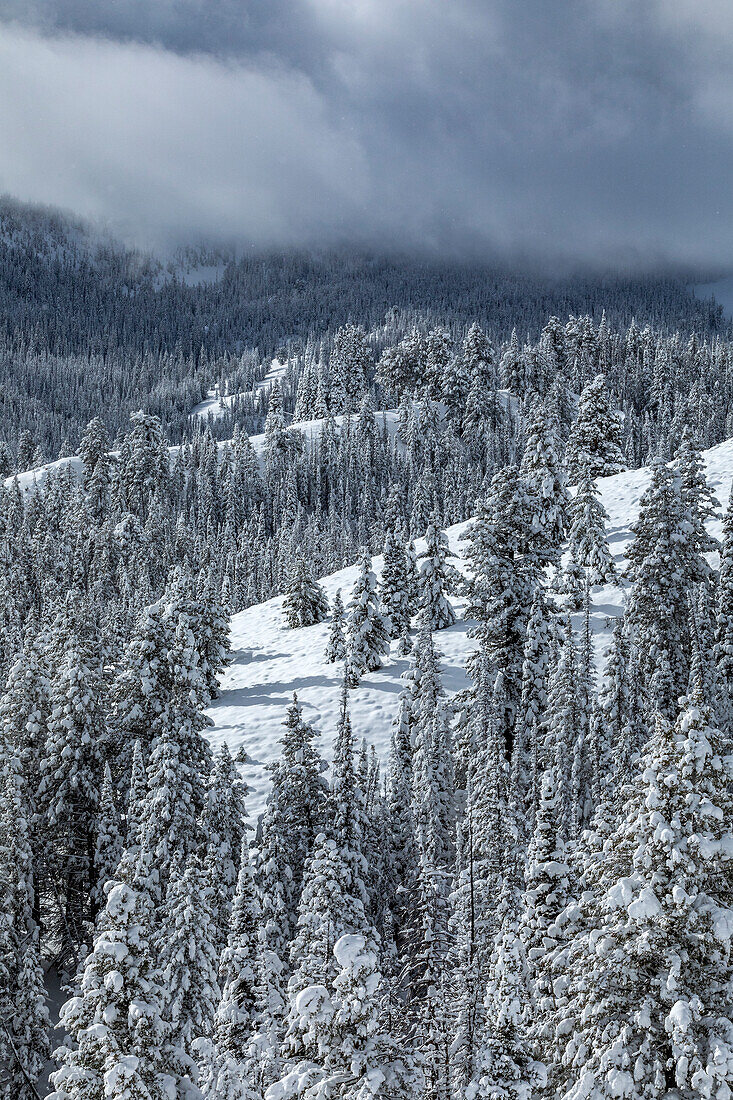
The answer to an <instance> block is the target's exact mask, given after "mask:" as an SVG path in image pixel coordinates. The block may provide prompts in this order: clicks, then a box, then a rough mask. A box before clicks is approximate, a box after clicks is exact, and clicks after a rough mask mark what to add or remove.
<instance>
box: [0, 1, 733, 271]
mask: <svg viewBox="0 0 733 1100" xmlns="http://www.w3.org/2000/svg"><path fill="white" fill-rule="evenodd" d="M0 15H1V16H3V17H4V18H5V19H6V20H8V19H11V18H12V20H14V22H12V23H11V22H6V23H5V24H4V25H0V148H2V150H3V154H2V157H0V189H4V190H6V191H10V192H12V193H15V194H17V195H19V196H20V197H22V198H27V199H31V200H38V201H44V202H51V203H56V204H59V205H63V206H66V207H69V208H71V209H74V210H76V211H79V212H80V213H82V214H85V215H88V216H89V215H90V216H96V217H99V218H101V219H104V220H106V221H109V222H111V223H112V224H113V225H114V226H116V227H117V228H118V229H121V230H123V231H124V232H127V233H128V234H129V235H132V236H135V237H136V238H137V239H139V240H142V241H148V240H150V241H152V240H155V241H156V243H157V242H158V241H160V240H165V239H168V240H180V239H186V238H191V237H214V238H216V239H218V240H228V239H241V240H247V241H252V242H254V243H255V244H258V245H264V244H275V245H282V244H335V243H341V242H344V241H352V242H356V243H373V244H377V245H385V244H394V245H398V246H401V247H417V248H427V249H437V250H441V251H453V252H456V251H459V252H475V253H478V254H497V255H501V256H504V255H507V256H511V257H519V258H526V259H529V260H534V259H542V258H550V259H556V260H557V259H561V260H569V261H573V260H578V261H582V262H590V263H593V262H597V263H599V264H606V263H624V264H629V265H632V266H639V265H640V266H647V267H653V266H655V265H656V264H659V263H664V262H679V263H690V264H699V265H717V264H720V265H723V266H725V265H727V264H729V262H730V259H731V256H733V218H732V217H731V210H730V183H729V180H730V175H731V169H732V168H733V108H732V107H731V103H732V102H733V96H732V95H731V92H733V50H732V49H731V47H732V46H733V13H731V12H730V11H729V9H728V6H727V4H724V3H723V2H722V0H696V2H694V0H649V2H648V3H646V4H640V3H638V2H636V0H634V2H633V3H632V2H631V0H564V2H562V3H560V2H558V0H349V3H344V2H343V0H250V2H249V3H244V2H241V0H240V2H235V0H207V2H206V3H203V2H201V3H198V2H194V0H175V3H174V2H173V0H160V2H156V3H154V4H151V3H150V2H149V0H116V2H115V4H107V5H101V4H99V3H98V2H94V3H92V2H91V0H45V2H42V0H37V3H36V4H35V5H29V4H25V3H20V0H0Z"/></svg>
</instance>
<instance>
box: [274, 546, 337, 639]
mask: <svg viewBox="0 0 733 1100" xmlns="http://www.w3.org/2000/svg"><path fill="white" fill-rule="evenodd" d="M327 614H328V600H327V599H326V595H325V593H324V591H323V589H322V588H321V586H320V584H318V582H317V581H314V580H313V578H312V577H311V575H310V570H309V568H308V565H307V563H306V560H305V557H304V556H303V555H302V554H296V556H295V558H294V560H293V562H292V565H291V567H290V576H289V578H288V587H287V592H286V594H285V599H284V600H283V617H284V620H285V625H286V626H288V627H291V628H295V627H300V626H312V625H313V623H320V622H322V621H323V620H324V619H325V618H326V615H327Z"/></svg>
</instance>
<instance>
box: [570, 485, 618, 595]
mask: <svg viewBox="0 0 733 1100" xmlns="http://www.w3.org/2000/svg"><path fill="white" fill-rule="evenodd" d="M570 512H571V516H572V524H571V527H570V535H569V538H570V546H571V548H572V550H573V553H574V556H575V559H576V561H577V562H578V563H579V564H580V565H582V566H583V568H584V569H586V570H587V574H586V575H587V577H588V583H589V584H608V583H610V582H612V581H614V580H615V579H616V567H615V565H614V563H613V556H612V554H611V551H610V549H609V546H608V539H607V538H606V526H605V525H606V521H607V520H608V513H607V512H606V509H605V508H604V507H603V504H602V503H601V501H600V500H599V499H598V488H597V486H596V483H595V481H594V479H593V477H592V476H591V475H590V474H589V473H588V471H587V470H583V471H582V472H581V474H580V476H579V479H578V491H577V493H576V494H575V497H574V498H573V500H572V503H571V505H570Z"/></svg>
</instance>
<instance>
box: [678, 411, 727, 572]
mask: <svg viewBox="0 0 733 1100" xmlns="http://www.w3.org/2000/svg"><path fill="white" fill-rule="evenodd" d="M675 468H676V469H677V470H678V471H679V476H680V497H681V499H682V507H683V509H684V511H685V515H686V518H687V521H688V522H689V524H690V525H691V527H692V533H691V541H692V544H693V546H694V548H695V549H696V550H697V552H698V553H700V554H705V553H713V552H715V551H719V550H720V543H719V542H718V540H717V539H716V538H713V536H712V535H710V534H709V533H708V532H707V530H706V528H705V524H706V523H707V522H708V521H709V520H711V519H712V518H713V517H714V516H715V515H716V514H717V511H718V509H719V508H720V503H719V501H718V500H716V498H715V494H714V493H713V491H712V489H711V488H710V486H709V485H708V483H707V481H706V480H705V464H704V462H703V459H702V454H701V451H700V447H699V446H698V445H697V443H696V441H695V439H694V437H693V434H692V430H691V429H690V427H689V425H685V427H684V429H683V431H682V439H681V441H680V446H679V450H678V452H677V456H676V459H675Z"/></svg>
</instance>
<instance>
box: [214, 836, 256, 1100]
mask: <svg viewBox="0 0 733 1100" xmlns="http://www.w3.org/2000/svg"><path fill="white" fill-rule="evenodd" d="M259 918H260V907H259V902H258V899H257V891H256V887H255V882H254V874H253V869H252V864H251V863H250V860H249V852H248V849H247V843H246V841H243V842H242V851H241V856H240V861H239V876H238V878H237V889H236V892H235V895H234V903H233V905H232V913H231V920H230V923H229V932H228V938H227V944H226V947H225V948H224V951H223V952H222V955H221V960H220V963H219V986H220V988H221V991H222V996H221V1001H220V1002H219V1006H218V1008H217V1011H216V1027H215V1037H216V1053H217V1058H218V1059H219V1061H220V1065H221V1063H222V1062H224V1061H226V1060H227V1059H233V1060H234V1062H235V1063H241V1062H242V1061H243V1060H244V1058H245V1057H246V1052H247V1044H248V1042H249V1039H250V1036H251V1033H252V1030H253V1027H254V1022H255V1008H256V1003H257V936H258V926H259ZM220 1071H221V1070H220V1069H219V1072H220ZM212 1095H216V1091H215V1089H213V1090H212Z"/></svg>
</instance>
